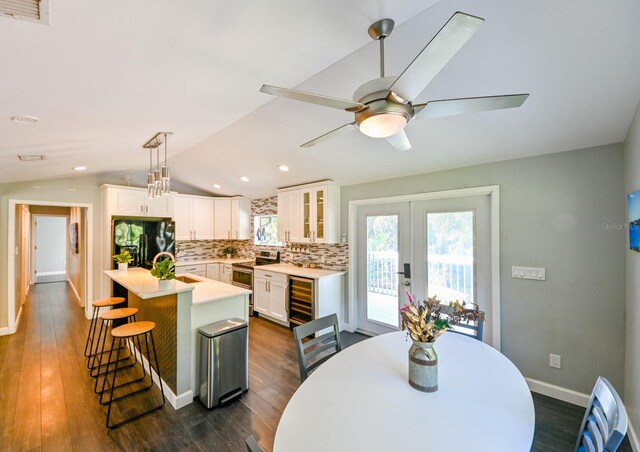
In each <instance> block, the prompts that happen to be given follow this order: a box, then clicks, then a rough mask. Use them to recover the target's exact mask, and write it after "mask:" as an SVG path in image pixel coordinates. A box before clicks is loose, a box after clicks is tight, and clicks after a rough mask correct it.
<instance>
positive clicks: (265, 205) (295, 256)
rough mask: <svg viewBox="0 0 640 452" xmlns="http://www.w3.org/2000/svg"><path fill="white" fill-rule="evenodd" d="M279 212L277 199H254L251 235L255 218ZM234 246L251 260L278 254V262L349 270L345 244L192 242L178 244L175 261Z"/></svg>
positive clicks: (214, 254) (218, 253)
mask: <svg viewBox="0 0 640 452" xmlns="http://www.w3.org/2000/svg"><path fill="white" fill-rule="evenodd" d="M277 213H278V197H277V196H272V197H270V198H261V199H254V200H252V201H251V233H252V235H253V217H254V216H255V215H275V214H277ZM227 246H233V247H234V248H236V250H238V255H237V257H246V258H252V257H253V256H254V254H255V252H256V251H260V250H275V251H280V260H281V261H282V262H286V263H292V264H297V263H299V262H309V263H312V262H313V263H315V264H316V265H318V268H324V269H328V270H338V271H346V270H347V269H348V267H349V245H348V244H346V243H335V244H324V243H289V244H287V246H284V247H283V246H254V244H253V240H191V241H180V242H177V255H176V258H177V259H178V260H181V261H197V260H203V259H211V258H214V257H220V256H221V255H222V254H221V253H222V249H223V248H225V247H227Z"/></svg>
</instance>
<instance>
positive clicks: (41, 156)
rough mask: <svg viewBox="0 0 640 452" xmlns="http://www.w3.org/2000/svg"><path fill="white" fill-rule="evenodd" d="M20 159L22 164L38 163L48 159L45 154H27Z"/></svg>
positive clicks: (19, 156)
mask: <svg viewBox="0 0 640 452" xmlns="http://www.w3.org/2000/svg"><path fill="white" fill-rule="evenodd" d="M18 158H19V159H20V160H21V161H22V162H37V161H39V160H44V159H46V157H45V156H44V154H25V155H18Z"/></svg>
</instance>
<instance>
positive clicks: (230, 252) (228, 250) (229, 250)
mask: <svg viewBox="0 0 640 452" xmlns="http://www.w3.org/2000/svg"><path fill="white" fill-rule="evenodd" d="M221 254H222V255H223V256H227V259H231V258H232V257H235V256H236V255H237V254H238V250H237V249H235V248H234V247H233V246H227V247H225V248H223V249H222V253H221Z"/></svg>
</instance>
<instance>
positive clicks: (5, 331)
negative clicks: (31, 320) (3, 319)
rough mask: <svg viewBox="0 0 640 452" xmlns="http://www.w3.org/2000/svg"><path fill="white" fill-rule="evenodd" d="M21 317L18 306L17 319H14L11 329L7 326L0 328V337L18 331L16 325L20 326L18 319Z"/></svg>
mask: <svg viewBox="0 0 640 452" xmlns="http://www.w3.org/2000/svg"><path fill="white" fill-rule="evenodd" d="M21 317H22V306H20V310H19V311H18V317H16V323H15V324H14V325H13V329H11V328H9V327H8V326H3V327H2V328H0V336H6V335H8V334H13V333H15V332H16V331H18V325H20V318H21Z"/></svg>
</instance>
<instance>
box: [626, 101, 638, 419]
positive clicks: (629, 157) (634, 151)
mask: <svg viewBox="0 0 640 452" xmlns="http://www.w3.org/2000/svg"><path fill="white" fill-rule="evenodd" d="M624 169H625V174H624V179H625V191H626V193H631V192H634V191H636V190H640V107H639V110H638V111H636V115H635V118H634V119H633V122H632V123H631V127H630V129H629V133H628V135H627V139H626V141H625V143H624ZM625 235H626V234H625ZM628 243H629V238H628V236H627V245H628ZM626 248H627V249H626V251H625V254H626V262H627V284H626V291H627V328H626V332H627V341H626V345H627V348H626V357H625V389H624V394H625V398H624V403H625V406H626V408H627V413H628V414H629V417H630V419H631V422H632V424H633V426H634V427H635V431H636V432H640V331H638V330H639V328H640V253H637V252H635V251H631V250H629V249H628V246H627V247H626Z"/></svg>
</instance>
